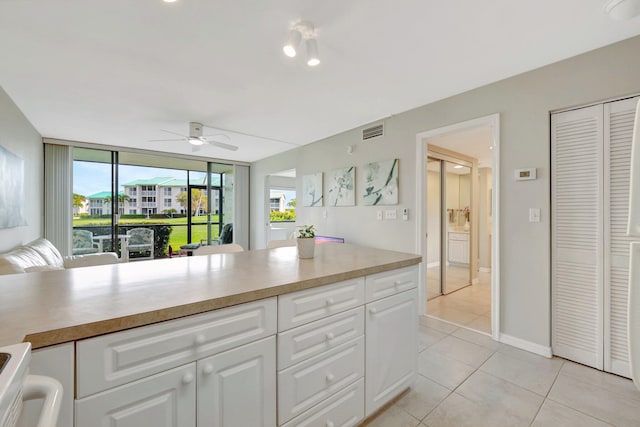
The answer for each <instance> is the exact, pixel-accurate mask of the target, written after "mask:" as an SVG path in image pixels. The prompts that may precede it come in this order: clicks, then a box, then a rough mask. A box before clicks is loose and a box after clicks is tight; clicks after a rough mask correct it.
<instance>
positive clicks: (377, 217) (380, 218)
mask: <svg viewBox="0 0 640 427" xmlns="http://www.w3.org/2000/svg"><path fill="white" fill-rule="evenodd" d="M376 219H377V220H378V221H382V211H381V210H377V211H376Z"/></svg>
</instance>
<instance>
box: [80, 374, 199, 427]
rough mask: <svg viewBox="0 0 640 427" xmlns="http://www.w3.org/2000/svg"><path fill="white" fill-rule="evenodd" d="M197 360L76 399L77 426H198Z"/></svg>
mask: <svg viewBox="0 0 640 427" xmlns="http://www.w3.org/2000/svg"><path fill="white" fill-rule="evenodd" d="M195 412H196V381H195V363H190V364H188V365H185V366H181V367H179V368H175V369H171V370H169V371H166V372H163V373H160V374H156V375H153V376H151V377H148V378H145V379H142V380H139V381H135V382H133V383H131V384H127V385H123V386H120V387H116V388H114V389H111V390H108V391H105V392H102V393H98V394H95V395H93V396H89V397H86V398H84V399H80V400H77V401H76V424H75V425H76V426H77V427H140V426H153V427H190V426H193V427H195V425H196V417H195Z"/></svg>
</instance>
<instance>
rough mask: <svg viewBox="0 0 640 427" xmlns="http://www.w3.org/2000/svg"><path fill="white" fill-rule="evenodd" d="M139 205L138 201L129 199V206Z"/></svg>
mask: <svg viewBox="0 0 640 427" xmlns="http://www.w3.org/2000/svg"><path fill="white" fill-rule="evenodd" d="M137 204H138V199H129V206H135V205H137Z"/></svg>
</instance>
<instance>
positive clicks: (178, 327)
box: [76, 298, 276, 398]
mask: <svg viewBox="0 0 640 427" xmlns="http://www.w3.org/2000/svg"><path fill="white" fill-rule="evenodd" d="M275 333H276V299H275V298H269V299H265V300H260V301H255V302H251V303H246V304H240V305H237V306H233V307H227V308H223V309H219V310H215V311H211V312H208V313H203V314H198V315H194V316H189V317H185V318H182V319H178V320H171V321H167V322H162V323H158V324H155V325H150V326H143V327H140V328H134V329H130V330H127V331H122V332H116V333H113V334H108V335H104V336H101V337H97V338H90V339H87V340H83V341H79V342H78V343H77V346H76V352H77V357H76V360H77V366H76V369H77V396H78V397H79V398H80V397H84V396H88V395H91V394H93V393H96V392H99V391H102V390H106V389H108V388H111V387H115V386H118V385H121V384H125V383H128V382H131V381H134V380H137V379H140V378H143V377H146V376H149V375H152V374H155V373H158V372H162V371H165V370H167V369H171V368H174V367H176V366H180V365H183V364H185V363H188V362H192V361H194V360H196V359H199V358H202V357H206V356H210V355H212V354H215V353H219V352H221V351H224V350H228V349H230V348H233V347H237V346H239V345H242V344H246V343H248V342H251V341H255V340H257V339H260V338H263V337H266V336H269V335H273V334H275Z"/></svg>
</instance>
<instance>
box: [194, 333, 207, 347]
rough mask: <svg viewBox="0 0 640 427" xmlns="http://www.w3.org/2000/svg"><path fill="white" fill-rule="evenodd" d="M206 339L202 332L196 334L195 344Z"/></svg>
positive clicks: (202, 342) (200, 343) (201, 342)
mask: <svg viewBox="0 0 640 427" xmlns="http://www.w3.org/2000/svg"><path fill="white" fill-rule="evenodd" d="M206 340H207V338H206V337H205V336H204V335H203V334H198V335H196V340H195V342H196V345H202V344H204V342H205V341H206Z"/></svg>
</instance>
